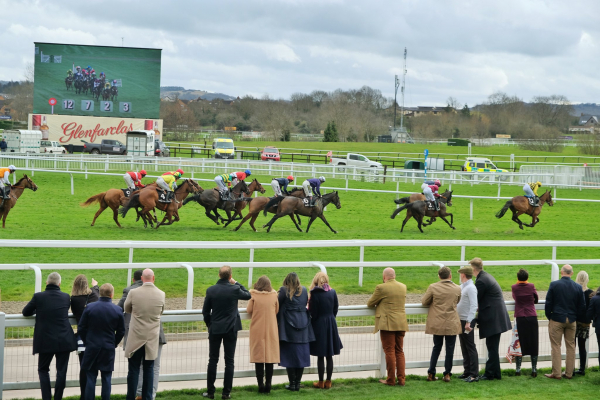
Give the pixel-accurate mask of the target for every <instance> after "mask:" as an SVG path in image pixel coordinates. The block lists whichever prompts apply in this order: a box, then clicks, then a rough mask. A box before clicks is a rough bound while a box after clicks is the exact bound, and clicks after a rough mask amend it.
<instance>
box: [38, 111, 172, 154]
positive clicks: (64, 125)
mask: <svg viewBox="0 0 600 400" xmlns="http://www.w3.org/2000/svg"><path fill="white" fill-rule="evenodd" d="M29 129H33V130H41V131H42V136H43V138H44V139H48V140H56V141H59V142H60V143H61V144H63V145H67V144H73V145H77V146H80V145H82V144H83V143H82V141H85V142H89V143H100V141H101V140H102V139H108V138H110V139H113V140H120V141H121V142H122V143H125V140H126V137H127V132H129V131H133V130H135V131H137V130H154V131H155V133H156V134H157V138H159V139H160V138H162V136H161V135H162V131H163V126H162V119H140V118H108V117H81V116H72V115H56V114H54V115H51V114H30V115H29Z"/></svg>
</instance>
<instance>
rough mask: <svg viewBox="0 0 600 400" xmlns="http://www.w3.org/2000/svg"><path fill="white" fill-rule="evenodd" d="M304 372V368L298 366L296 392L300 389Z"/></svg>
mask: <svg viewBox="0 0 600 400" xmlns="http://www.w3.org/2000/svg"><path fill="white" fill-rule="evenodd" d="M303 373H304V368H296V387H295V388H294V390H295V391H296V392H297V391H299V390H300V382H302V374H303Z"/></svg>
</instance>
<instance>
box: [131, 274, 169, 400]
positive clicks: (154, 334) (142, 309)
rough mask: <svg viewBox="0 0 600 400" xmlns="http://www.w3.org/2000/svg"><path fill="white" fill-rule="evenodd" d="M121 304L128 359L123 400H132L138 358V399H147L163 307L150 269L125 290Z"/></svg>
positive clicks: (163, 301)
mask: <svg viewBox="0 0 600 400" xmlns="http://www.w3.org/2000/svg"><path fill="white" fill-rule="evenodd" d="M124 306H125V312H126V313H129V314H131V321H130V323H129V333H128V335H127V344H126V345H125V357H127V358H129V371H128V373H127V400H135V394H136V389H137V385H138V380H139V374H140V364H142V360H143V366H144V373H143V374H144V379H143V383H142V400H151V399H152V385H153V380H154V379H153V375H154V360H155V359H156V357H157V355H158V335H159V331H160V316H161V314H162V313H163V311H164V309H165V292H163V291H162V290H160V289H158V288H157V287H156V286H154V272H153V271H152V270H151V269H149V268H147V269H145V270H144V271H143V272H142V286H140V287H138V288H136V289H133V290H131V291H130V292H129V294H128V295H127V299H126V300H125V305H124Z"/></svg>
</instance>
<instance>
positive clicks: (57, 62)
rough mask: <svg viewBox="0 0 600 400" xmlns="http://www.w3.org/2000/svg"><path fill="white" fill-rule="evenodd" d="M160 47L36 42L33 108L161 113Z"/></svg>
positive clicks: (89, 112) (127, 114)
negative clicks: (143, 47)
mask: <svg viewBox="0 0 600 400" xmlns="http://www.w3.org/2000/svg"><path fill="white" fill-rule="evenodd" d="M160 56H161V50H160V49H138V48H131V47H105V46H81V45H71V44H55V43H35V63H34V66H35V72H34V88H33V112H34V113H35V114H37V113H39V114H63V115H87V116H98V117H122V118H152V119H157V118H159V112H160Z"/></svg>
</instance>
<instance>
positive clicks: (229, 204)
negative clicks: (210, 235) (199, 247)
mask: <svg viewBox="0 0 600 400" xmlns="http://www.w3.org/2000/svg"><path fill="white" fill-rule="evenodd" d="M243 193H244V194H246V195H247V196H249V195H250V192H249V191H248V185H246V182H244V181H239V182H238V183H237V184H236V185H235V186H234V187H233V189H231V194H232V195H233V197H234V200H226V201H223V200H221V194H220V193H219V191H218V190H217V189H213V190H205V191H203V192H202V193H200V194H198V193H197V194H195V195H194V196H193V197H190V198H188V199H185V200H184V201H183V205H184V206H185V205H186V204H187V203H189V202H190V201H196V202H197V203H198V204H200V205H201V206H202V207H204V209H205V214H206V216H207V217H208V218H210V219H211V221H213V222H214V223H215V224H217V225H221V224H220V223H219V219H220V220H221V222H224V221H225V219H224V218H223V217H221V215H220V214H219V212H218V211H217V208H220V209H222V210H225V212H226V213H227V220H228V221H230V220H231V211H232V210H233V208H234V206H235V204H234V203H235V202H236V201H240V200H243V201H247V200H250V199H244V198H243V197H242V194H243ZM211 211H212V212H213V213H214V216H213V215H212V214H211Z"/></svg>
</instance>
